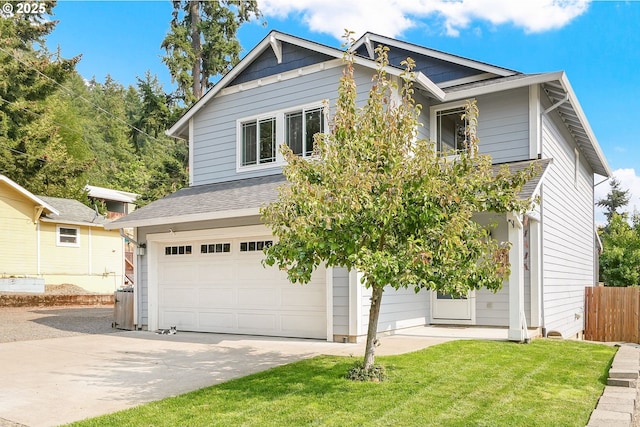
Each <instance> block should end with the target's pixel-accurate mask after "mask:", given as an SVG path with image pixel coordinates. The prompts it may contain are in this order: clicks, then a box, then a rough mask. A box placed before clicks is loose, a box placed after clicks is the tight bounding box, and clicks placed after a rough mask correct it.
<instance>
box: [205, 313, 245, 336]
mask: <svg viewBox="0 0 640 427" xmlns="http://www.w3.org/2000/svg"><path fill="white" fill-rule="evenodd" d="M235 317H236V316H235V315H234V314H233V313H229V312H226V313H225V312H200V317H199V320H200V321H199V324H200V330H201V331H205V332H206V331H211V330H219V331H220V332H227V331H233V330H234V329H235Z"/></svg>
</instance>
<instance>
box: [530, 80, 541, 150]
mask: <svg viewBox="0 0 640 427" xmlns="http://www.w3.org/2000/svg"><path fill="white" fill-rule="evenodd" d="M541 128H542V123H541V115H540V85H531V86H529V159H532V160H533V159H537V158H538V156H539V155H540V153H541V152H542V150H541V147H542V132H541V131H540V129H541Z"/></svg>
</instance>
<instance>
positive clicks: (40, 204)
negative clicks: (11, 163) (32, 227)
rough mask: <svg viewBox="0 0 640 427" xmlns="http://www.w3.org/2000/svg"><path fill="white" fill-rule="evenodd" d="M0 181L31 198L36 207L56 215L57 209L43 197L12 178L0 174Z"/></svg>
mask: <svg viewBox="0 0 640 427" xmlns="http://www.w3.org/2000/svg"><path fill="white" fill-rule="evenodd" d="M0 182H4V183H5V184H6V185H8V186H9V187H11V188H13V189H14V190H15V191H17V192H18V193H20V194H22V195H23V196H24V197H26V198H27V199H29V200H31V201H32V202H33V203H34V204H35V205H36V207H42V208H43V211H46V212H48V213H52V214H56V215H57V214H58V211H57V210H56V208H54V207H53V206H52V205H50V204H49V203H47V202H46V201H45V200H43V198H41V197H38V196H36V195H34V194H33V193H31V192H30V191H29V190H27V189H26V188H24V187H23V186H21V185H20V184H18V183H17V182H15V181H13V180H12V179H10V178H8V177H6V176H4V175H2V174H0ZM34 221H35V220H34Z"/></svg>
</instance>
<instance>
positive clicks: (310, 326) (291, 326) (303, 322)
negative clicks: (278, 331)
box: [280, 313, 325, 338]
mask: <svg viewBox="0 0 640 427" xmlns="http://www.w3.org/2000/svg"><path fill="white" fill-rule="evenodd" d="M280 322H281V326H282V330H283V331H288V332H289V333H290V335H291V336H300V334H301V333H303V332H306V333H307V334H308V333H309V331H315V335H313V336H309V335H307V336H308V337H309V338H324V337H325V335H324V331H322V330H319V329H318V328H317V325H319V324H322V322H324V313H315V314H314V313H299V314H283V315H282V316H280Z"/></svg>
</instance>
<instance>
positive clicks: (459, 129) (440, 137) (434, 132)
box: [431, 103, 468, 154]
mask: <svg viewBox="0 0 640 427" xmlns="http://www.w3.org/2000/svg"><path fill="white" fill-rule="evenodd" d="M464 114H465V104H464V103H462V104H453V105H451V104H450V105H446V106H436V107H432V108H431V126H432V129H431V139H432V140H433V141H434V142H435V143H436V149H437V150H438V151H439V152H441V153H449V154H455V152H459V151H462V150H466V149H467V124H468V123H467V120H466V119H465V118H464Z"/></svg>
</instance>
